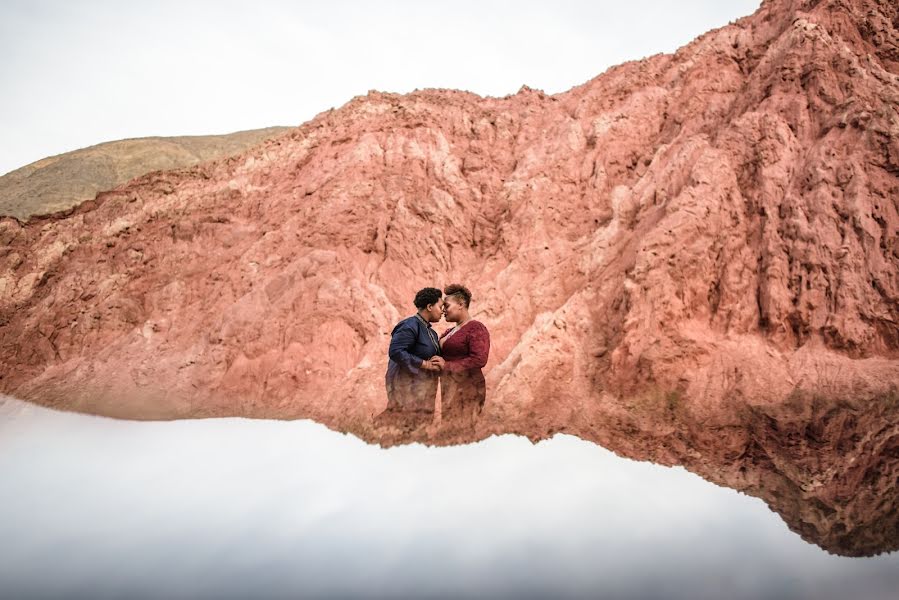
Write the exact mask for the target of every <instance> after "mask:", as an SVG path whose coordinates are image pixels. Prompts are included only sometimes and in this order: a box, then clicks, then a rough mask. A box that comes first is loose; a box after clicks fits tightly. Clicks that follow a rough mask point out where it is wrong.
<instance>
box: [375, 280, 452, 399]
mask: <svg viewBox="0 0 899 600" xmlns="http://www.w3.org/2000/svg"><path fill="white" fill-rule="evenodd" d="M415 308H417V309H418V312H416V313H415V314H414V315H412V316H411V317H407V318H405V319H403V320H402V321H400V322H399V323H397V324H396V327H394V328H393V332H392V333H391V334H390V348H389V349H388V351H387V354H388V356H389V357H390V360H389V361H388V363H387V375H386V383H387V411H389V412H395V411H400V412H403V413H406V412H417V413H425V414H426V413H430V414H431V415H433V413H434V407H435V405H436V403H437V384H438V381H439V373H440V369H441V368H442V366H443V359H442V358H441V357H440V342H439V338H438V336H437V332H436V331H434V328H433V327H431V323H436V322H437V321H439V320H440V318H441V317H442V316H443V292H441V291H440V290H439V289H437V288H432V287H427V288H424V289H422V290H419V292H418V293H417V294H415Z"/></svg>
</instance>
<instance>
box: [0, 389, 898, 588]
mask: <svg viewBox="0 0 899 600" xmlns="http://www.w3.org/2000/svg"><path fill="white" fill-rule="evenodd" d="M0 482H2V484H0V539H2V540H3V543H2V545H0V596H3V597H8V598H46V597H59V598H63V597H65V598H104V597H109V598H113V597H116V598H118V597H133V598H188V597H190V598H246V597H273V598H276V597H317V596H325V597H328V596H330V597H334V596H338V597H347V596H364V597H383V598H395V597H448V598H449V597H459V596H490V597H497V596H514V597H550V596H551V597H613V598H720V597H728V598H816V599H817V598H847V597H852V598H857V599H860V600H861V599H867V598H884V599H886V598H890V599H893V598H895V597H896V596H895V593H896V592H895V591H896V590H897V589H899V553H892V554H885V555H881V556H877V557H873V558H864V559H859V558H846V557H838V556H834V555H830V554H828V553H826V552H825V551H824V550H822V549H820V548H819V547H817V546H814V545H811V544H808V543H806V542H804V541H803V540H802V539H801V538H800V537H799V536H797V535H796V534H794V533H793V532H791V531H790V530H789V529H788V528H787V527H786V525H785V524H784V523H783V521H782V520H781V519H780V517H779V516H777V515H776V514H775V513H772V512H771V511H770V510H769V509H768V508H767V506H766V505H765V504H764V503H763V502H762V501H761V500H759V499H757V498H752V497H749V496H746V495H743V494H741V493H738V492H735V491H733V490H730V489H727V488H722V487H718V486H715V485H713V484H711V483H708V482H706V481H704V480H703V479H701V478H699V477H697V476H695V475H693V474H691V473H688V472H687V471H685V470H683V469H682V468H679V467H678V468H668V467H662V466H658V465H653V464H651V463H646V462H636V461H632V460H627V459H623V458H620V457H618V456H616V455H615V454H613V453H611V452H609V451H608V450H605V449H603V448H601V447H599V446H596V445H594V444H592V443H588V442H584V441H581V440H579V439H577V438H574V437H571V436H565V435H558V436H556V437H554V438H553V439H551V440H548V441H544V442H541V443H539V444H536V445H533V444H531V442H529V441H528V440H527V439H525V438H520V437H514V436H501V437H493V438H489V439H487V440H485V441H483V442H480V443H477V444H470V445H465V446H456V447H448V448H432V447H426V446H422V445H419V444H411V445H408V446H401V447H395V448H390V449H386V450H385V449H382V448H380V447H378V446H372V445H368V444H366V443H364V442H362V441H360V440H359V439H357V438H354V437H352V436H348V435H345V434H340V433H335V432H333V431H330V430H328V429H327V428H325V427H323V426H321V425H318V424H316V423H313V422H310V421H262V420H248V419H239V418H229V419H207V420H186V421H171V422H132V421H117V420H112V419H107V418H103V417H93V416H86V415H78V414H71V413H62V412H56V411H52V410H48V409H45V408H40V407H36V406H32V405H28V404H24V403H20V402H18V401H16V400H12V399H6V400H0Z"/></svg>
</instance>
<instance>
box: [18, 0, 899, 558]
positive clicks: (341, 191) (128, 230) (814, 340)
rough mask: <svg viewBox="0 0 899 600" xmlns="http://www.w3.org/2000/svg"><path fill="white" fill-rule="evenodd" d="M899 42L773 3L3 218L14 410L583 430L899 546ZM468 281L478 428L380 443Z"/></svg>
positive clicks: (324, 120) (806, 527)
mask: <svg viewBox="0 0 899 600" xmlns="http://www.w3.org/2000/svg"><path fill="white" fill-rule="evenodd" d="M897 32H899V6H897V4H896V3H895V2H894V1H892V0H820V1H813V0H802V1H800V0H771V1H767V2H764V3H763V4H762V6H761V7H760V9H759V10H758V11H757V12H756V13H755V14H753V15H751V16H749V17H746V18H744V19H741V20H739V21H737V22H735V23H733V24H730V25H728V26H726V27H722V28H721V29H717V30H714V31H712V32H709V33H707V34H705V35H703V36H701V37H700V38H698V39H696V40H695V41H693V42H692V43H690V44H689V45H687V46H685V47H683V48H681V49H680V50H678V51H677V52H676V53H674V54H670V55H668V54H666V55H656V56H653V57H650V58H648V59H645V60H642V61H637V62H631V63H626V64H624V65H621V66H618V67H615V68H612V69H610V70H609V71H607V72H606V73H603V74H602V75H600V76H599V77H597V78H596V79H593V80H591V81H589V82H587V83H585V84H584V85H582V86H579V87H576V88H574V89H572V90H570V91H568V92H565V93H561V94H558V95H546V94H544V93H542V92H540V91H537V90H532V89H528V88H522V89H521V91H519V92H518V93H517V94H515V95H512V96H508V97H505V98H481V97H479V96H476V95H474V94H470V93H464V92H457V91H449V90H426V91H422V92H416V93H413V94H409V95H394V94H387V93H375V92H373V93H370V94H369V95H367V96H365V97H359V98H355V99H353V100H352V101H350V102H349V103H347V104H346V105H345V106H343V107H341V108H340V109H337V110H333V111H329V112H326V113H323V114H321V115H319V116H318V117H316V118H315V119H313V120H312V121H310V122H308V123H306V124H304V125H303V126H301V127H299V128H297V129H295V130H292V131H290V132H289V133H287V134H285V135H283V136H280V137H278V138H275V139H273V140H270V141H267V142H265V143H263V144H261V145H259V146H257V147H255V148H254V149H252V150H250V151H247V152H245V153H243V154H240V155H237V156H234V157H231V158H228V159H224V160H220V161H217V162H210V163H204V164H202V165H200V166H196V167H191V168H187V169H182V170H176V171H169V172H164V173H154V174H151V175H148V176H145V177H142V178H139V179H136V180H133V181H131V182H130V183H128V184H125V185H122V186H120V187H118V188H116V189H114V190H111V191H109V192H106V193H103V194H101V195H100V196H98V198H97V199H96V200H95V201H89V202H86V203H83V204H81V205H79V206H78V207H76V208H74V209H72V210H68V211H66V212H62V213H57V214H53V215H49V216H46V217H42V218H36V219H33V220H32V221H30V222H29V223H27V224H22V223H20V222H18V221H16V220H14V219H9V218H7V219H4V220H2V221H0V248H2V256H0V324H2V325H0V326H2V329H0V357H2V361H0V362H2V366H0V391H2V392H4V393H9V394H12V395H15V396H18V397H20V398H25V399H29V400H32V401H35V402H39V403H42V404H47V405H52V406H61V407H65V408H69V409H74V410H83V411H90V412H98V413H102V414H108V415H114V416H126V417H136V418H177V417H192V416H216V415H245V416H257V417H262V416H266V417H283V418H293V417H310V418H314V419H316V420H319V421H321V422H323V423H325V424H328V425H330V426H332V427H334V428H337V429H341V430H344V431H352V432H354V433H356V434H358V435H360V436H363V437H365V438H366V439H371V440H378V441H381V442H382V443H385V444H389V443H399V442H404V441H411V440H423V441H429V442H432V443H452V442H458V441H465V440H471V439H477V438H480V437H483V436H485V435H489V434H491V433H498V432H516V433H521V434H524V435H528V436H529V437H531V438H533V439H537V438H541V437H546V436H549V435H552V434H553V433H555V432H558V431H564V432H569V433H573V434H576V435H579V436H581V437H584V438H586V439H591V440H594V441H597V442H599V443H602V444H603V445H605V446H607V447H609V448H612V449H614V450H616V451H618V452H620V453H622V454H626V455H629V456H635V457H638V458H643V459H652V460H655V461H658V462H663V463H669V464H673V463H680V464H684V465H686V466H687V467H688V468H690V469H692V470H694V471H696V472H698V473H700V474H702V475H703V476H704V477H706V478H708V479H711V480H713V481H717V482H719V483H723V484H726V485H729V486H731V487H735V488H737V489H741V490H745V491H748V492H749V493H753V494H756V495H760V496H762V497H764V498H765V499H766V500H767V501H768V502H769V504H770V505H771V506H772V507H773V508H775V509H776V510H778V511H779V512H780V513H781V514H782V515H783V516H784V518H785V520H787V522H788V523H789V524H790V526H791V527H793V528H794V529H795V530H796V531H798V532H800V533H801V534H802V535H804V536H806V537H807V538H808V539H811V540H813V541H815V542H816V543H820V544H822V545H824V546H825V547H827V548H829V549H832V550H833V551H838V552H842V553H850V554H864V553H871V552H876V551H880V550H883V549H885V548H887V549H889V548H896V547H897V543H899V542H897V540H899V515H897V503H896V485H895V481H896V477H897V474H899V466H897V458H899V425H897V422H899V419H897V416H899V391H897V389H899V34H897ZM450 282H463V283H465V284H466V285H468V286H469V287H470V288H471V289H472V291H473V293H474V299H473V301H472V309H473V316H474V317H475V318H477V319H479V320H480V321H482V322H483V323H484V324H486V325H487V327H488V328H489V330H490V332H491V337H492V348H491V355H490V362H489V363H488V369H487V377H488V400H487V404H486V405H485V408H484V413H483V414H482V416H481V420H480V422H479V424H478V428H477V430H476V431H474V432H469V433H465V434H458V433H448V432H446V431H443V430H442V429H441V428H440V427H439V423H438V424H437V426H429V427H427V428H419V429H416V430H414V431H411V432H410V431H402V432H398V431H393V430H390V431H384V430H382V429H379V428H378V427H376V426H375V425H374V424H373V420H372V418H373V416H374V415H375V414H377V413H378V412H380V411H381V410H382V409H383V407H384V405H385V404H386V396H385V393H384V384H383V376H384V371H385V367H386V361H387V358H386V348H387V344H388V341H389V333H390V330H391V328H392V326H393V324H394V323H395V322H396V321H397V320H399V319H400V318H402V317H405V316H408V315H410V314H412V313H413V312H414V308H413V306H412V298H413V296H414V293H415V291H416V290H417V289H419V288H421V287H424V286H428V285H434V286H439V287H442V286H443V285H445V284H447V283H450ZM439 328H441V327H438V329H439Z"/></svg>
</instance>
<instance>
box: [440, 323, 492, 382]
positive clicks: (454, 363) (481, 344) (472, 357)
mask: <svg viewBox="0 0 899 600" xmlns="http://www.w3.org/2000/svg"><path fill="white" fill-rule="evenodd" d="M469 327H471V328H472V330H471V332H470V334H469V338H468V356H466V357H465V358H462V359H459V360H448V361H446V364H445V365H444V366H443V370H444V371H449V372H450V373H456V372H459V371H467V370H469V369H482V368H484V366H485V365H486V364H487V357H488V356H489V355H490V332H488V331H487V328H486V327H484V326H483V325H482V324H480V323H472V324H471V325H469ZM456 335H459V334H458V333H457V334H456Z"/></svg>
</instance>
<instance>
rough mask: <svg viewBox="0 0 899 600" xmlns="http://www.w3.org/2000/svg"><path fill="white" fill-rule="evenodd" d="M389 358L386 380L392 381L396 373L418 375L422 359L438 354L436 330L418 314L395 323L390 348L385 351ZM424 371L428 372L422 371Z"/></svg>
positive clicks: (438, 345) (438, 346)
mask: <svg viewBox="0 0 899 600" xmlns="http://www.w3.org/2000/svg"><path fill="white" fill-rule="evenodd" d="M387 354H388V356H389V357H390V360H389V361H388V363H387V376H386V377H387V381H388V382H389V381H392V380H393V378H394V377H396V376H397V374H399V373H401V372H405V373H406V374H409V373H411V374H413V375H419V374H420V373H422V369H420V368H419V365H420V364H421V361H422V360H427V359H429V358H431V357H432V356H434V355H435V354H440V342H439V341H438V337H437V332H436V331H434V328H433V327H431V324H430V323H426V322H425V321H424V319H422V318H420V317H419V316H418V315H412V316H411V317H408V318H405V319H403V320H402V321H400V322H399V323H397V324H396V327H394V328H393V331H392V332H391V333H390V348H389V349H388V351H387ZM424 373H429V372H428V371H424Z"/></svg>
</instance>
